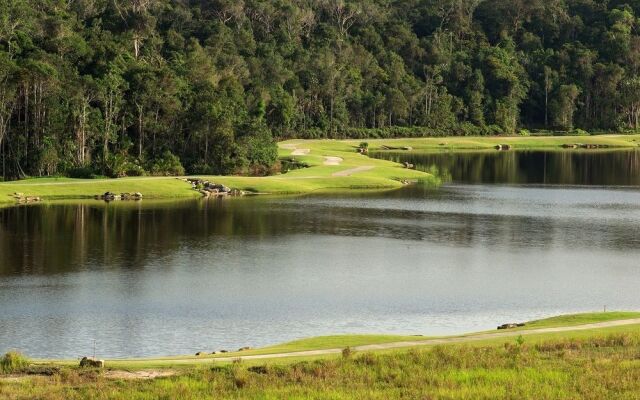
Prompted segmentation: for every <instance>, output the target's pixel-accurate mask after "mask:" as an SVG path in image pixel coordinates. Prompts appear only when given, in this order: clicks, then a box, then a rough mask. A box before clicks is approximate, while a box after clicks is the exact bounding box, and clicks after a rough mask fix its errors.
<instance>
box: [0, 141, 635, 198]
mask: <svg viewBox="0 0 640 400" xmlns="http://www.w3.org/2000/svg"><path fill="white" fill-rule="evenodd" d="M368 143H369V145H370V149H371V150H372V151H377V150H382V149H383V148H384V147H385V146H386V147H394V148H403V147H411V148H412V149H413V151H428V152H435V151H451V152H455V151H471V150H493V148H494V146H496V145H497V144H509V145H511V146H512V148H513V150H530V149H556V150H558V151H562V147H561V146H562V145H563V144H574V143H583V144H595V145H600V146H608V147H610V148H619V149H622V148H634V147H638V146H639V145H640V135H602V136H584V137H583V136H581V137H566V136H565V137H477V138H469V137H449V138H420V139H380V140H370V141H368ZM359 144H360V141H358V140H345V141H336V140H291V141H286V142H282V143H280V144H279V154H280V157H281V158H282V159H287V160H290V159H294V160H295V161H296V162H300V163H304V164H306V165H307V166H308V168H303V169H298V170H294V171H291V172H289V173H287V174H282V175H276V176H269V177H242V176H207V177H204V178H206V179H209V180H212V181H215V182H218V183H222V184H225V185H226V186H230V187H232V188H237V189H242V190H247V191H253V192H259V193H271V194H295V193H310V192H314V191H347V190H356V189H364V190H369V189H394V188H399V187H402V186H403V181H422V182H427V183H430V184H437V183H438V181H437V178H436V177H434V176H433V175H431V174H428V173H425V172H420V171H413V170H408V169H405V168H404V167H403V166H402V165H399V164H396V163H393V162H391V161H386V160H378V159H374V158H369V157H367V156H364V155H360V154H358V153H356V148H357V147H358V145H359ZM565 151H578V150H565ZM107 191H111V192H116V193H122V192H141V193H143V194H144V196H145V198H148V199H172V198H193V197H198V196H199V195H198V193H196V192H195V191H193V190H191V188H190V186H189V185H188V184H186V183H185V182H182V181H180V180H177V179H174V178H163V177H160V178H157V177H136V178H124V179H95V180H82V179H68V178H43V179H28V180H23V181H18V182H5V183H0V204H13V203H15V200H14V199H13V198H12V197H11V195H12V194H13V193H23V194H24V195H27V196H37V197H41V198H42V199H44V200H62V199H67V200H68V199H85V198H91V197H93V195H95V194H99V193H104V192H107Z"/></svg>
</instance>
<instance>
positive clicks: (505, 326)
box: [498, 323, 525, 330]
mask: <svg viewBox="0 0 640 400" xmlns="http://www.w3.org/2000/svg"><path fill="white" fill-rule="evenodd" d="M523 326H525V324H517V323H510V324H502V325H500V326H499V327H498V330H504V329H514V328H521V327H523Z"/></svg>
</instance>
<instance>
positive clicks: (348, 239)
mask: <svg viewBox="0 0 640 400" xmlns="http://www.w3.org/2000/svg"><path fill="white" fill-rule="evenodd" d="M0 255H1V257H0V351H5V350H7V349H14V348H15V349H21V350H22V351H24V352H26V353H27V354H29V355H30V356H33V357H77V356H81V355H85V354H91V353H92V352H93V343H94V340H96V345H97V352H98V356H102V357H121V356H153V355H166V354H189V353H194V352H196V351H201V350H209V351H212V350H216V349H222V348H226V349H236V348H238V347H240V346H245V345H251V346H262V345H267V344H272V343H277V342H281V341H286V340H290V339H295V338H300V337H306V336H314V335H324V334H338V333H363V332H364V333H370V332H373V333H402V334H426V335H437V334H449V333H461V332H466V331H474V330H481V329H490V328H493V327H495V325H497V324H499V323H503V322H510V321H521V320H528V319H532V318H537V317H542V316H548V315H553V314H557V313H565V312H574V311H585V310H599V309H602V307H603V306H604V305H607V306H608V308H609V309H640V291H639V290H638V287H640V268H639V267H640V265H639V264H640V191H638V190H636V189H634V188H615V187H560V186H531V185H529V186H512V185H463V184H450V185H446V186H444V187H442V188H440V189H438V190H427V189H424V188H420V187H413V188H408V189H406V190H402V191H396V192H391V193H386V194H368V195H354V196H349V197H336V196H317V197H296V198H291V197H290V198H247V199H239V200H231V201H209V202H206V201H189V202H180V203H150V202H144V203H139V204H125V203H121V204H115V203H112V204H109V205H105V204H103V203H99V202H89V203H83V204H74V205H38V206H28V207H17V208H9V209H2V210H0Z"/></svg>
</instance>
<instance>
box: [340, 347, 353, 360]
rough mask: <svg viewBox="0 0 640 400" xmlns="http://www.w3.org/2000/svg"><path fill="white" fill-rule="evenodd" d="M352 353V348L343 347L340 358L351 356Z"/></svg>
mask: <svg viewBox="0 0 640 400" xmlns="http://www.w3.org/2000/svg"><path fill="white" fill-rule="evenodd" d="M352 355H353V350H352V349H351V347H345V348H344V349H342V358H351V356H352Z"/></svg>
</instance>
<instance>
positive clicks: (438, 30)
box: [0, 0, 640, 179]
mask: <svg viewBox="0 0 640 400" xmlns="http://www.w3.org/2000/svg"><path fill="white" fill-rule="evenodd" d="M5 3H6V4H5ZM639 14H640V4H638V2H637V1H636V2H622V1H607V2H598V1H594V0H567V1H542V0H531V1H523V0H485V1H451V0H446V1H441V2H438V1H432V0H428V1H427V0H402V1H400V0H390V1H388V0H351V1H338V0H327V1H306V2H302V1H291V0H278V1H275V0H267V1H256V0H245V1H243V2H240V1H226V0H225V1H212V2H193V1H186V2H185V1H183V2H176V1H171V0H154V1H133V2H131V1H129V2H127V1H124V2H123V1H118V2H115V3H114V2H110V1H74V2H72V1H67V2H61V1H57V2H56V1H53V2H51V1H47V2H37V1H17V0H11V1H5V2H4V3H3V4H2V6H0V144H2V145H4V146H5V147H6V149H7V150H9V151H6V152H5V157H6V159H5V162H4V163H3V165H4V166H5V169H4V171H3V177H2V178H3V179H4V178H7V179H13V178H17V177H21V176H24V175H30V176H46V175H55V174H71V173H73V172H74V171H73V169H75V168H84V167H86V166H88V165H90V166H91V167H92V168H93V169H95V170H96V171H98V172H101V173H105V174H108V175H110V176H124V175H140V174H142V173H144V171H143V170H142V168H141V166H142V165H145V166H148V169H149V170H151V172H152V173H154V174H156V173H165V172H166V171H160V172H156V171H153V169H154V166H155V165H154V163H156V162H158V163H159V164H158V166H157V167H158V168H159V169H160V170H166V168H165V166H162V165H160V164H162V162H160V161H158V160H162V159H163V157H164V155H163V151H164V150H165V149H169V150H171V153H172V154H173V155H174V156H176V157H178V159H179V163H180V164H181V165H183V166H184V167H185V173H215V174H227V173H237V172H249V173H254V174H265V173H268V172H269V171H270V170H271V169H272V166H273V165H274V164H275V162H276V158H275V157H274V154H275V147H274V145H273V139H270V138H294V137H296V138H298V137H299V138H332V139H333V138H354V139H365V138H393V137H404V136H406V137H422V136H445V135H446V136H449V135H459V136H486V135H498V134H509V135H514V134H517V133H518V132H521V131H522V129H528V130H534V129H535V130H538V129H545V130H550V129H559V130H563V131H567V132H569V131H572V130H574V129H575V128H579V129H582V130H585V131H587V130H589V131H593V130H616V131H627V130H635V131H637V130H638V129H640V79H639V78H638V74H639V72H640V52H639V51H638V50H637V48H638V45H637V44H638V42H640V35H639V33H638V32H640V29H639V28H640V27H639V26H638V15H639ZM148 160H152V161H151V162H149V161H148ZM170 163H171V164H173V166H174V167H177V163H176V162H175V160H171V162H170ZM169 169H172V167H171V168H169ZM178 170H179V168H178ZM75 172H77V171H75ZM169 173H177V171H176V170H175V169H174V170H173V171H171V172H169Z"/></svg>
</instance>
